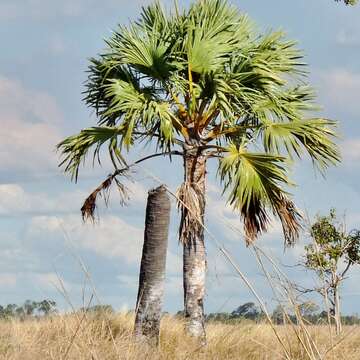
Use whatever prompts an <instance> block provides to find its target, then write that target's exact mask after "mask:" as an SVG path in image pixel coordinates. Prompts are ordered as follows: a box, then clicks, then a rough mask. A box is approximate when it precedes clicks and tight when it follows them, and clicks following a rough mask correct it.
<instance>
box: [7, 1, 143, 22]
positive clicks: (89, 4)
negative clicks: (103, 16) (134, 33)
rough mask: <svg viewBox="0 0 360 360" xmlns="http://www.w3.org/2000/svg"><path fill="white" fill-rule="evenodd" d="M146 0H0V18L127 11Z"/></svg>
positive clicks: (40, 17)
mask: <svg viewBox="0 0 360 360" xmlns="http://www.w3.org/2000/svg"><path fill="white" fill-rule="evenodd" d="M148 2H149V1H148V0H134V1H132V2H131V3H129V2H128V1H127V0H104V1H102V2H98V1H96V0H62V1H55V0H16V1H14V0H2V3H1V4H0V20H2V21H11V20H17V19H19V18H20V19H21V18H24V17H27V18H31V19H35V20H43V19H49V18H50V19H53V18H58V17H79V16H84V15H85V14H96V13H99V12H102V11H104V10H111V9H112V10H114V9H122V8H123V7H124V6H126V8H127V11H129V8H130V9H131V8H133V7H134V6H137V5H145V4H146V3H148Z"/></svg>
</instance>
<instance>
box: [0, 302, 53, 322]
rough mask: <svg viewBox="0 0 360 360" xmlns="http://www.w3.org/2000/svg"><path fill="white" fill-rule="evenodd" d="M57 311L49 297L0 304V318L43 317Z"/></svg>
mask: <svg viewBox="0 0 360 360" xmlns="http://www.w3.org/2000/svg"><path fill="white" fill-rule="evenodd" d="M55 313H57V309H56V302H55V301H53V300H49V299H44V300H41V301H33V300H26V301H25V302H24V304H23V305H17V304H7V305H4V306H2V305H0V319H13V318H17V319H26V318H29V317H43V316H48V315H50V314H55Z"/></svg>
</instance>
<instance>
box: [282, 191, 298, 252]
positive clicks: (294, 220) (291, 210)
mask: <svg viewBox="0 0 360 360" xmlns="http://www.w3.org/2000/svg"><path fill="white" fill-rule="evenodd" d="M276 213H277V215H278V217H279V219H280V221H281V224H282V228H283V233H284V238H285V245H286V246H293V245H294V244H295V243H296V241H297V240H298V239H299V233H300V230H301V228H302V226H301V221H302V216H301V214H300V213H299V211H298V210H297V209H296V206H295V204H294V203H293V202H292V201H291V200H289V199H287V198H286V197H283V198H281V200H280V201H279V203H278V206H277V209H276Z"/></svg>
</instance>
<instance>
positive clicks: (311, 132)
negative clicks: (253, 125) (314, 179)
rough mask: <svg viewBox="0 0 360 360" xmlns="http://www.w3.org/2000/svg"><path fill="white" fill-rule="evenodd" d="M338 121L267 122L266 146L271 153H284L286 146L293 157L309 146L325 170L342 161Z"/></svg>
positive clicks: (315, 160)
mask: <svg viewBox="0 0 360 360" xmlns="http://www.w3.org/2000/svg"><path fill="white" fill-rule="evenodd" d="M335 126H336V122H334V121H331V120H328V119H320V118H319V119H307V120H303V121H292V122H278V123H276V122H272V121H265V122H264V123H263V126H262V128H261V130H260V131H261V133H262V137H263V143H264V148H265V150H266V151H267V152H268V153H282V151H283V150H284V149H285V150H286V151H287V153H288V154H289V155H290V156H292V154H296V155H297V156H298V157H300V156H301V153H302V150H303V149H305V150H306V151H307V153H308V154H309V155H310V157H311V159H312V160H313V162H314V164H315V165H316V166H318V168H319V169H320V170H324V169H325V168H326V167H328V166H329V165H331V164H336V163H337V162H338V161H340V154H339V150H338V147H337V145H336V144H335V143H334V142H333V141H332V139H333V138H335V137H336V132H335V131H334V127H335Z"/></svg>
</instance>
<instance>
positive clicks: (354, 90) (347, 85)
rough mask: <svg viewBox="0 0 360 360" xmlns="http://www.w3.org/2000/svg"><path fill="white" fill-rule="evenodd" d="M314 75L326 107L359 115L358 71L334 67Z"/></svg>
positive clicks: (359, 75)
mask: <svg viewBox="0 0 360 360" xmlns="http://www.w3.org/2000/svg"><path fill="white" fill-rule="evenodd" d="M316 76H317V77H318V79H317V80H318V82H319V85H320V89H319V90H320V92H319V93H320V95H321V97H322V98H323V99H324V101H325V105H326V106H327V107H330V108H331V109H336V110H340V111H345V112H350V113H352V114H357V115H360V101H359V94H360V73H358V72H352V71H350V70H347V69H343V68H336V69H329V70H326V71H318V72H317V75H316Z"/></svg>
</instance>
